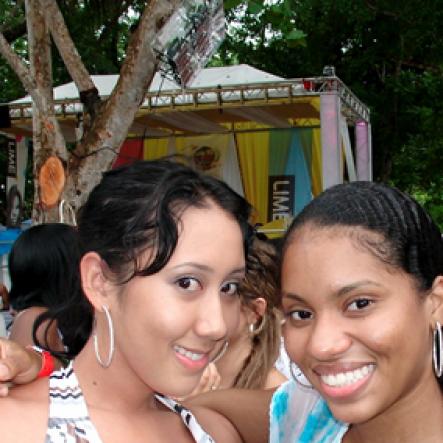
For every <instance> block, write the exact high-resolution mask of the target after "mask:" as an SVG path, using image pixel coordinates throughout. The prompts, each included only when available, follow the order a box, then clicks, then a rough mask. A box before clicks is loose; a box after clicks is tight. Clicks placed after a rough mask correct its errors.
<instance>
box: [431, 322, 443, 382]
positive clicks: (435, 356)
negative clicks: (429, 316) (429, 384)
mask: <svg viewBox="0 0 443 443" xmlns="http://www.w3.org/2000/svg"><path fill="white" fill-rule="evenodd" d="M432 362H433V364H434V372H435V375H436V376H437V378H440V377H441V376H442V374H443V340H442V331H441V324H440V323H439V322H438V321H437V322H435V329H434V340H433V344H432Z"/></svg>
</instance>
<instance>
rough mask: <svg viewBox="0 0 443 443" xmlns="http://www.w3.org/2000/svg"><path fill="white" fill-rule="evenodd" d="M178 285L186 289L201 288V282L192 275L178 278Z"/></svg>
mask: <svg viewBox="0 0 443 443" xmlns="http://www.w3.org/2000/svg"><path fill="white" fill-rule="evenodd" d="M176 283H177V285H178V286H179V287H180V288H181V289H185V290H186V291H196V290H198V289H200V288H201V285H200V282H199V281H198V280H197V279H195V278H192V277H182V278H179V279H178V280H177V282H176Z"/></svg>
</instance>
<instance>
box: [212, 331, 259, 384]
mask: <svg viewBox="0 0 443 443" xmlns="http://www.w3.org/2000/svg"><path fill="white" fill-rule="evenodd" d="M251 351H252V342H251V339H250V337H249V335H248V334H247V333H245V334H244V335H242V336H241V337H239V338H238V339H237V340H235V341H232V342H230V343H229V348H228V352H226V354H225V355H224V356H223V357H222V358H221V359H220V360H219V361H218V362H217V363H216V366H217V370H218V373H219V374H220V377H221V383H220V389H228V388H231V387H232V386H233V385H234V382H235V379H236V378H237V376H238V374H239V373H240V371H241V370H242V368H243V365H244V363H245V361H246V359H247V358H248V356H249V354H250V353H251Z"/></svg>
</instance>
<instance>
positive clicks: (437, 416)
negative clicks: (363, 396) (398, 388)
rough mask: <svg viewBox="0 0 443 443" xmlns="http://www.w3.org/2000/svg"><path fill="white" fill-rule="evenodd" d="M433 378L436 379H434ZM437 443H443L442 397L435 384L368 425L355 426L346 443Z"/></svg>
mask: <svg viewBox="0 0 443 443" xmlns="http://www.w3.org/2000/svg"><path fill="white" fill-rule="evenodd" d="M432 377H433V375H432ZM375 441H376V442H379V443H393V442H401V443H416V442H420V443H434V442H437V441H438V442H440V441H443V395H442V393H441V390H440V387H439V386H438V384H437V383H436V382H434V380H432V382H430V383H424V384H421V385H418V386H416V388H415V389H414V391H412V392H411V393H410V395H408V396H406V397H404V398H403V399H401V400H399V401H397V402H396V403H394V404H393V405H392V406H390V407H389V408H388V409H387V410H386V411H384V412H383V413H381V414H379V415H378V416H377V417H375V418H373V419H372V420H369V421H367V422H365V423H361V424H357V425H353V426H352V427H351V428H350V429H349V431H348V432H347V433H346V435H345V437H344V439H343V443H369V442H375Z"/></svg>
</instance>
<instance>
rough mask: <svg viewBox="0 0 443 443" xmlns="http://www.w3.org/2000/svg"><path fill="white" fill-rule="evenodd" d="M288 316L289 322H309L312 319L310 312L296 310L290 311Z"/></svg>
mask: <svg viewBox="0 0 443 443" xmlns="http://www.w3.org/2000/svg"><path fill="white" fill-rule="evenodd" d="M288 316H289V317H290V318H291V320H297V321H303V320H305V321H306V320H310V319H311V318H312V312H310V311H303V310H297V311H292V312H290V313H289V314H288Z"/></svg>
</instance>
